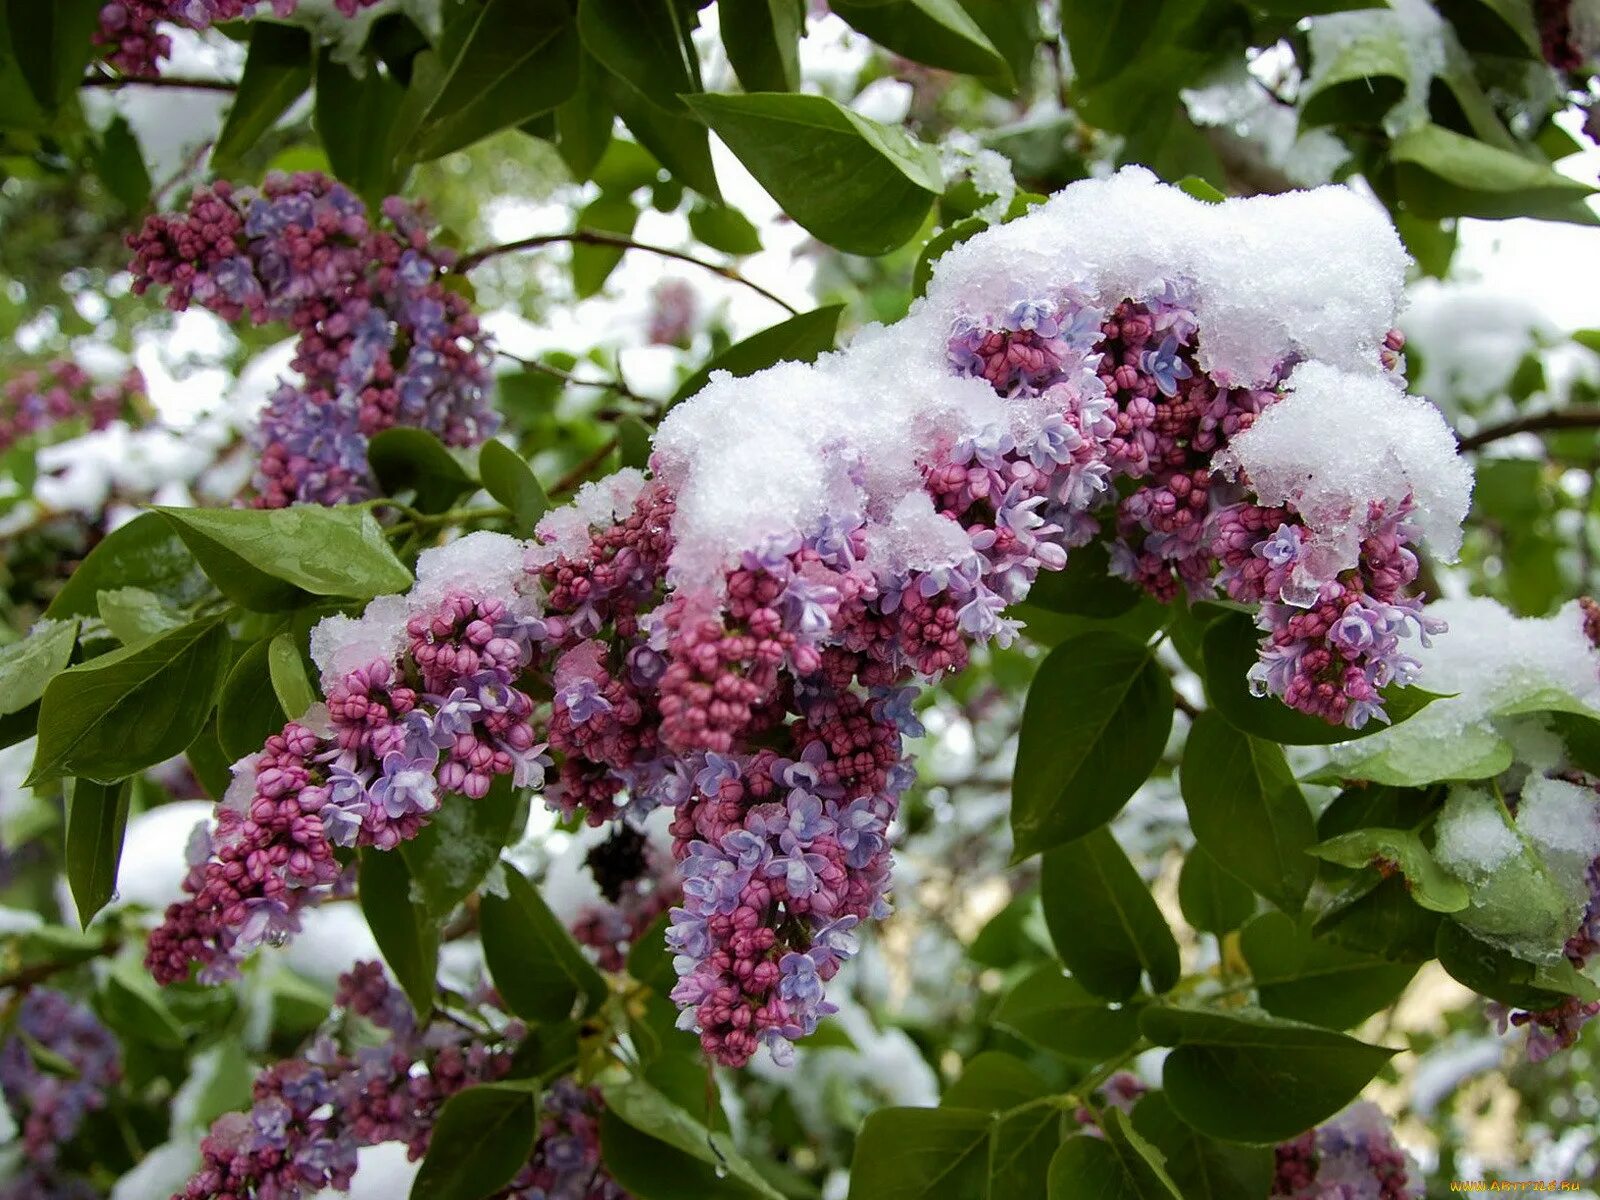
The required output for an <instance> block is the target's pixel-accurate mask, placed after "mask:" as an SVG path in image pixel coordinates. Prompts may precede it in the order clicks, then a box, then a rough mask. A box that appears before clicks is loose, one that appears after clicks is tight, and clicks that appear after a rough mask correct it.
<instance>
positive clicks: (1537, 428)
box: [1457, 408, 1600, 450]
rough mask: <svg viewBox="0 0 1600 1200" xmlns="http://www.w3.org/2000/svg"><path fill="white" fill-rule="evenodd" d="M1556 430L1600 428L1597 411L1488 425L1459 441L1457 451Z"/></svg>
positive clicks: (1536, 415) (1542, 415) (1536, 416)
mask: <svg viewBox="0 0 1600 1200" xmlns="http://www.w3.org/2000/svg"><path fill="white" fill-rule="evenodd" d="M1558 429H1600V408H1568V409H1557V410H1556V411H1554V412H1542V413H1533V414H1531V415H1529V416H1526V417H1518V418H1516V419H1515V420H1513V421H1503V422H1501V423H1500V424H1499V425H1490V426H1487V427H1485V428H1483V429H1480V430H1478V432H1477V433H1473V434H1469V435H1468V436H1466V437H1464V438H1458V439H1457V448H1458V449H1460V450H1477V449H1480V448H1482V447H1484V446H1487V445H1489V443H1491V442H1498V441H1500V440H1502V439H1503V438H1508V437H1515V436H1516V435H1517V434H1519V433H1545V432H1550V431H1553V430H1558Z"/></svg>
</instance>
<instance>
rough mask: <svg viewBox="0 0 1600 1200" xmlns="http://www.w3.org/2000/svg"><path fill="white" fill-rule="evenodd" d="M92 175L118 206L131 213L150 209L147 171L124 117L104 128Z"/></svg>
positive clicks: (95, 150)
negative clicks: (102, 184) (114, 199)
mask: <svg viewBox="0 0 1600 1200" xmlns="http://www.w3.org/2000/svg"><path fill="white" fill-rule="evenodd" d="M94 171H95V174H96V175H98V176H100V181H101V182H102V183H104V184H105V185H106V190H107V191H108V192H110V193H111V194H112V195H113V196H115V197H116V199H117V203H119V204H121V205H122V207H124V208H126V209H127V210H128V211H129V212H130V213H139V212H143V211H144V210H145V209H146V208H148V207H149V206H150V193H151V191H152V190H153V185H152V184H151V182H150V169H149V168H148V167H146V166H145V164H144V151H143V150H141V149H140V148H139V139H138V138H137V137H135V136H134V134H133V129H132V127H131V126H129V124H128V122H127V119H126V118H125V117H122V116H120V115H119V116H117V117H116V118H114V119H113V120H112V122H111V124H110V125H108V126H106V131H105V133H104V134H103V135H102V136H101V138H100V141H99V144H97V145H96V146H95V148H94Z"/></svg>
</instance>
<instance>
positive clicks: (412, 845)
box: [400, 775, 518, 921]
mask: <svg viewBox="0 0 1600 1200" xmlns="http://www.w3.org/2000/svg"><path fill="white" fill-rule="evenodd" d="M517 807H518V804H517V790H516V788H514V787H513V786H512V785H511V779H510V777H509V776H506V775H501V776H499V777H498V778H496V779H495V781H494V783H493V784H492V785H491V786H490V788H489V791H488V794H487V795H485V796H484V797H483V798H482V799H481V800H474V799H472V798H471V797H469V796H451V797H449V798H448V799H446V800H445V802H444V803H443V804H441V805H440V806H439V811H438V812H436V813H434V814H433V819H432V820H430V821H429V822H428V824H427V825H426V826H425V827H424V828H423V830H422V832H421V833H419V834H417V836H416V837H415V838H413V839H412V840H411V841H409V842H406V843H404V844H403V845H402V846H401V847H400V852H401V853H402V854H404V855H405V859H406V865H407V866H408V867H409V868H410V869H411V878H412V879H413V880H414V881H415V883H416V887H417V889H418V890H419V891H420V892H421V893H422V901H423V904H424V906H425V908H426V909H427V913H428V916H429V917H430V918H432V919H433V920H436V921H442V920H443V919H444V918H445V917H447V916H449V915H450V913H451V912H453V911H454V910H455V907H456V905H458V904H460V903H461V901H463V900H465V899H466V898H467V896H468V894H470V893H471V892H472V891H473V890H474V889H475V888H477V886H478V885H479V884H480V883H482V882H483V877H484V876H485V875H486V874H488V872H489V870H490V868H491V867H493V866H494V864H495V863H496V862H498V861H499V860H500V851H501V849H502V848H503V847H504V846H505V844H506V839H507V838H508V837H509V836H510V834H511V821H512V818H513V817H514V816H515V815H516V812H517Z"/></svg>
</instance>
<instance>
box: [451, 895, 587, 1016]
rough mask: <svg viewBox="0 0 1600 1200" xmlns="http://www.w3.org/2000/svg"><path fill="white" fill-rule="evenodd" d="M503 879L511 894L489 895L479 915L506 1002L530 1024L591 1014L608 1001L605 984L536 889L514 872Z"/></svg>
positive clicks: (485, 948)
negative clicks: (581, 1013) (580, 1014)
mask: <svg viewBox="0 0 1600 1200" xmlns="http://www.w3.org/2000/svg"><path fill="white" fill-rule="evenodd" d="M505 880H506V887H507V894H506V895H505V896H496V895H494V894H493V893H488V894H485V895H484V896H483V898H482V901H481V903H480V908H479V917H480V920H481V923H482V929H483V955H484V958H485V959H486V960H487V962H488V965H489V974H490V976H491V977H492V978H493V979H494V983H495V987H496V988H498V989H499V991H500V994H501V996H503V997H504V998H505V1002H506V1004H507V1005H508V1006H509V1007H510V1009H511V1011H512V1012H514V1013H515V1014H516V1015H517V1016H519V1017H522V1018H524V1019H526V1020H529V1021H559V1020H564V1019H565V1018H567V1017H570V1016H572V1015H574V1012H575V1011H577V1010H579V1009H581V1011H583V1012H585V1013H588V1012H593V1011H594V1010H595V1009H596V1008H598V1007H599V1006H600V1005H601V1004H602V1003H603V1002H604V1000H605V998H606V981H605V980H604V979H603V978H601V976H600V972H598V971H596V970H595V968H594V966H593V965H592V964H591V963H590V962H589V960H588V959H587V958H585V957H584V955H583V951H582V950H580V949H579V948H578V943H577V942H575V941H573V940H572V935H571V934H570V933H568V932H567V929H566V927H565V926H564V925H562V924H561V922H560V921H559V920H557V919H556V917H555V914H553V913H552V912H551V911H550V909H549V906H548V905H546V904H545V902H544V898H543V897H541V896H540V895H539V892H538V889H536V888H535V887H534V886H533V884H531V883H529V882H528V881H527V879H526V878H524V877H523V875H522V873H521V872H520V871H514V870H511V869H510V868H507V869H506V871H505Z"/></svg>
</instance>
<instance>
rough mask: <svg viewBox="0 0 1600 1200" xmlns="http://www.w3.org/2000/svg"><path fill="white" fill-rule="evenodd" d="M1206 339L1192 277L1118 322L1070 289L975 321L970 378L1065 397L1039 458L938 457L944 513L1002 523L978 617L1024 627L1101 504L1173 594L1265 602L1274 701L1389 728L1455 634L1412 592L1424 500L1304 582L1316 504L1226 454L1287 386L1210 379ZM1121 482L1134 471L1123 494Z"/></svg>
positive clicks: (1380, 521) (992, 540)
mask: <svg viewBox="0 0 1600 1200" xmlns="http://www.w3.org/2000/svg"><path fill="white" fill-rule="evenodd" d="M1078 331H1083V336H1081V337H1080V336H1079V334H1078ZM1201 336H1202V331H1201V330H1200V328H1199V324H1198V321H1197V320H1196V317H1195V313H1194V311H1193V309H1192V307H1190V305H1189V304H1188V302H1187V301H1186V299H1185V293H1184V289H1183V287H1182V286H1181V285H1180V284H1178V283H1175V282H1168V283H1167V284H1165V285H1164V286H1163V287H1162V288H1161V289H1160V290H1159V291H1152V292H1151V293H1149V294H1147V295H1145V296H1144V297H1143V298H1137V299H1135V298H1130V299H1126V300H1123V301H1122V302H1121V303H1119V304H1117V305H1116V306H1115V307H1114V308H1112V309H1111V310H1110V311H1109V312H1107V313H1105V314H1104V315H1103V316H1101V315H1097V314H1096V313H1095V312H1094V310H1092V309H1090V308H1088V307H1087V306H1085V305H1083V304H1082V303H1080V302H1079V301H1077V300H1076V299H1074V298H1073V297H1072V296H1070V295H1063V296H1062V297H1060V298H1057V299H1053V300H1045V301H1038V302H1034V303H1032V304H1025V305H1019V306H1017V308H1016V309H1015V310H1014V311H1013V312H1012V313H1010V314H1007V315H1006V316H1005V317H1004V318H1002V319H999V320H990V321H987V322H982V323H977V324H967V325H963V326H960V327H958V328H957V329H956V330H955V332H954V335H953V337H952V340H951V342H950V361H951V364H952V368H953V369H954V370H956V371H957V372H958V373H962V374H970V375H975V376H978V377H981V378H984V379H986V380H988V381H989V382H990V383H991V384H992V385H993V386H994V387H995V389H996V391H998V392H999V393H1001V394H1002V395H1006V396H1011V395H1032V396H1039V397H1042V398H1043V400H1045V401H1047V402H1050V403H1049V409H1050V411H1049V412H1048V414H1047V418H1046V420H1045V423H1044V426H1043V431H1042V432H1041V434H1040V435H1039V437H1038V439H1037V441H1036V443H1035V445H1033V446H1031V447H1029V448H1027V453H1026V454H1025V455H1022V454H1019V453H1018V448H1017V447H1014V446H1012V445H1011V444H1010V439H1009V437H1007V436H1005V435H1004V434H1002V433H998V432H997V433H995V434H993V435H990V436H988V437H986V438H980V439H977V440H975V441H973V442H972V443H970V444H965V443H964V444H959V445H957V446H955V447H954V448H953V449H952V451H951V452H950V454H949V455H948V456H946V458H945V459H943V460H941V461H940V462H938V463H936V464H934V465H933V466H932V467H930V469H929V473H928V478H929V484H930V490H931V491H933V492H934V494H935V496H936V498H937V501H938V503H939V506H940V508H941V510H942V511H944V512H946V513H947V514H949V515H951V516H954V517H956V518H957V519H958V520H960V521H961V522H962V523H963V524H965V525H967V526H968V527H969V528H973V527H974V526H975V525H981V526H982V528H981V530H978V531H976V532H974V534H973V545H974V548H975V549H977V550H979V551H980V552H982V553H984V554H985V555H986V556H987V558H988V560H989V561H988V562H987V564H986V567H985V569H984V570H983V571H982V572H981V573H980V574H981V578H980V580H979V581H978V583H977V589H976V595H975V596H974V598H973V599H972V600H970V601H968V603H967V604H966V605H965V606H964V607H963V609H962V610H961V612H962V621H961V627H962V629H963V631H965V632H968V633H973V634H978V635H980V636H990V635H998V636H1005V635H1006V634H1007V633H1008V632H1009V631H1007V630H1005V629H1004V628H1003V627H1002V626H1000V625H999V624H998V623H997V622H998V620H999V618H998V613H999V611H1000V610H1001V609H1002V608H1003V607H1004V605H1005V604H1006V603H1008V602H1012V601H1015V600H1017V599H1020V598H1021V596H1022V594H1024V593H1025V592H1026V590H1027V588H1028V586H1029V585H1031V583H1032V582H1033V578H1034V577H1035V575H1036V574H1037V572H1038V570H1040V569H1055V568H1058V567H1059V566H1061V565H1062V564H1063V563H1064V562H1065V554H1066V551H1067V550H1068V549H1070V548H1072V547H1074V546H1078V545H1082V544H1083V543H1084V542H1086V541H1088V540H1090V539H1092V538H1093V537H1094V536H1095V534H1096V532H1097V530H1098V526H1099V520H1098V518H1097V517H1096V515H1095V514H1096V511H1097V510H1104V509H1108V508H1109V509H1112V510H1114V511H1113V513H1112V517H1111V521H1110V525H1111V528H1112V531H1113V532H1114V535H1115V536H1114V539H1113V540H1112V542H1111V544H1110V546H1109V550H1110V560H1111V569H1112V572H1113V573H1114V574H1115V575H1117V576H1119V577H1121V578H1123V579H1125V580H1127V581H1129V582H1130V583H1133V584H1135V585H1136V586H1138V587H1139V588H1141V589H1143V590H1144V591H1146V592H1149V593H1150V594H1151V595H1152V596H1154V597H1155V598H1156V599H1157V600H1159V601H1161V602H1163V603H1170V602H1172V601H1173V600H1175V599H1177V598H1178V597H1179V596H1180V595H1184V596H1186V597H1187V598H1189V599H1191V600H1195V599H1203V598H1205V597H1208V596H1211V595H1214V594H1215V593H1216V592H1217V591H1218V590H1219V589H1220V590H1221V591H1222V592H1223V593H1224V594H1226V595H1227V596H1229V597H1230V598H1231V599H1234V600H1238V601H1241V602H1245V603H1250V604H1259V605H1261V615H1260V625H1261V628H1262V630H1263V632H1264V635H1265V636H1264V637H1263V640H1262V645H1261V661H1260V663H1259V664H1258V665H1257V667H1256V668H1255V669H1254V670H1253V671H1252V673H1251V684H1252V687H1253V688H1254V690H1255V691H1256V692H1257V693H1258V694H1263V695H1264V694H1268V693H1270V694H1272V695H1275V696H1277V697H1278V698H1279V699H1281V700H1282V701H1283V702H1284V703H1285V704H1287V705H1289V706H1290V707H1292V708H1295V709H1298V710H1300V711H1302V712H1307V713H1311V714H1315V715H1317V716H1319V717H1321V718H1323V719H1324V720H1327V721H1329V722H1330V723H1333V724H1342V725H1345V726H1347V727H1349V728H1352V729H1359V728H1361V727H1362V726H1363V725H1365V724H1366V722H1367V721H1369V720H1372V719H1378V720H1386V719H1387V717H1386V716H1385V712H1384V702H1383V695H1382V689H1383V688H1385V687H1386V686H1388V685H1389V684H1402V685H1403V684H1406V683H1409V682H1411V681H1412V680H1413V679H1414V678H1415V676H1416V673H1417V670H1418V663H1417V660H1416V659H1415V657H1414V656H1412V655H1411V654H1410V653H1408V651H1409V649H1410V647H1411V645H1413V644H1423V645H1425V644H1426V643H1427V638H1428V637H1429V636H1431V635H1432V634H1434V633H1438V632H1442V631H1443V625H1442V624H1441V623H1440V622H1438V621H1435V620H1431V619H1429V618H1427V617H1425V616H1424V615H1423V613H1422V605H1421V600H1420V598H1418V597H1415V596H1412V595H1410V594H1408V589H1409V588H1410V586H1411V585H1412V583H1413V582H1414V581H1415V578H1416V574H1417V560H1416V556H1415V554H1414V553H1413V552H1412V551H1411V549H1410V545H1409V543H1410V542H1411V540H1412V538H1413V531H1412V530H1411V528H1410V526H1409V524H1408V522H1407V516H1408V515H1409V513H1410V511H1411V501H1410V500H1409V499H1407V500H1405V501H1404V502H1402V503H1401V504H1399V505H1396V506H1391V508H1390V509H1388V510H1386V509H1385V508H1384V506H1382V505H1377V504H1375V505H1373V506H1372V508H1371V511H1370V512H1369V513H1368V514H1367V522H1366V538H1365V541H1364V542H1363V545H1362V552H1361V557H1360V561H1359V563H1358V564H1357V566H1356V567H1354V568H1352V569H1351V570H1348V571H1346V572H1343V573H1342V574H1341V575H1340V576H1339V577H1338V578H1337V579H1334V580H1330V581H1327V582H1325V583H1323V584H1321V585H1320V587H1310V586H1308V585H1307V584H1305V583H1304V582H1302V580H1301V572H1300V570H1299V569H1297V564H1298V563H1299V555H1300V549H1301V545H1302V541H1303V538H1304V530H1303V529H1302V526H1301V522H1300V518H1299V516H1298V514H1296V513H1295V512H1294V511H1292V510H1291V509H1288V508H1279V509H1268V508H1265V507H1262V506H1260V505H1258V504H1255V503H1253V502H1252V500H1251V498H1250V496H1249V494H1248V491H1247V484H1234V483H1229V482H1227V481H1225V480H1223V479H1222V478H1220V477H1217V476H1214V475H1213V473H1212V463H1213V460H1214V459H1215V456H1216V454H1217V452H1218V451H1220V450H1222V449H1223V448H1225V447H1226V445H1227V444H1228V442H1229V441H1230V440H1231V439H1232V438H1234V437H1236V436H1237V435H1238V434H1240V433H1242V432H1243V431H1244V430H1246V429H1248V428H1250V426H1251V425H1252V424H1253V423H1254V421H1255V419H1256V417H1257V416H1258V415H1259V414H1260V413H1261V412H1262V411H1264V410H1265V409H1266V408H1267V407H1268V406H1270V405H1271V404H1273V403H1275V402H1276V401H1277V399H1278V394H1279V393H1278V389H1277V387H1276V386H1268V387H1264V388H1254V389H1247V388H1235V387H1229V386H1224V385H1223V384H1221V383H1219V382H1217V381H1216V380H1214V379H1212V378H1211V377H1209V376H1208V375H1207V374H1206V372H1205V371H1204V370H1203V369H1202V368H1201V366H1200V363H1199V359H1198V348H1199V343H1200V338H1201ZM1404 345H1405V340H1404V338H1403V336H1401V335H1400V333H1399V332H1398V331H1394V332H1392V333H1391V334H1390V335H1389V337H1388V338H1387V339H1386V340H1385V342H1384V345H1383V348H1382V351H1381V358H1382V361H1383V365H1384V367H1385V368H1386V369H1388V370H1390V371H1399V370H1401V369H1402V368H1403V360H1402V358H1401V351H1402V350H1403V348H1404ZM1063 347H1070V350H1068V349H1063ZM1080 360H1083V361H1086V362H1087V364H1088V376H1089V382H1090V383H1091V384H1092V386H1090V387H1085V386H1084V372H1083V370H1082V368H1081V363H1080ZM1290 365H1292V364H1284V368H1283V370H1284V372H1285V373H1286V372H1287V368H1288V367H1289V366H1290ZM1056 402H1059V404H1060V410H1059V416H1058V415H1057V414H1056V412H1055V408H1056ZM1118 480H1124V481H1127V482H1126V483H1124V485H1123V486H1122V487H1120V488H1118V487H1116V486H1115V484H1116V483H1117V481H1118ZM1040 496H1043V497H1044V501H1043V502H1042V504H1037V505H1036V503H1035V502H1036V501H1037V499H1038V497H1040ZM997 550H999V551H1000V552H1001V553H1000V555H999V556H998V557H997V556H996V551H997ZM1006 552H1009V553H1006ZM1413 639H1415V641H1413Z"/></svg>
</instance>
